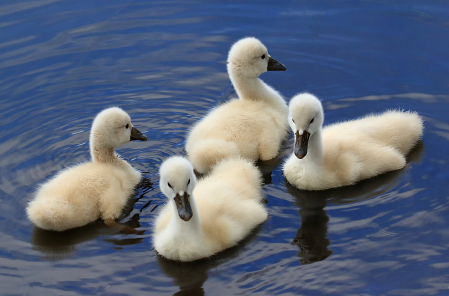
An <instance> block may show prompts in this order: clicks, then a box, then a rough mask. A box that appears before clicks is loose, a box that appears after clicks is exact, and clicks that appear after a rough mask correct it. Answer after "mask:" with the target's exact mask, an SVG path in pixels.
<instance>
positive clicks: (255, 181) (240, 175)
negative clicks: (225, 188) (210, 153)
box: [211, 157, 262, 196]
mask: <svg viewBox="0 0 449 296" xmlns="http://www.w3.org/2000/svg"><path fill="white" fill-rule="evenodd" d="M211 175H220V177H221V178H222V180H223V182H226V184H228V185H229V186H232V187H233V188H239V189H242V190H246V189H247V190H251V191H252V190H255V192H254V194H243V196H260V194H257V193H258V192H259V193H260V191H261V186H262V175H261V173H260V171H259V169H258V168H257V167H256V166H255V165H254V164H253V161H252V160H248V159H245V158H241V157H234V158H227V159H224V160H222V161H220V162H219V163H218V164H217V165H216V166H215V167H214V168H213V171H212V173H211Z"/></svg>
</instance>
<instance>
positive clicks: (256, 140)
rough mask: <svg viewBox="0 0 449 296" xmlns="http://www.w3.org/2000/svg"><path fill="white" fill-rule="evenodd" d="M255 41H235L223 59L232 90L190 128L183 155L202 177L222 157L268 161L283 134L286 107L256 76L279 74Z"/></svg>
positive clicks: (273, 155)
mask: <svg viewBox="0 0 449 296" xmlns="http://www.w3.org/2000/svg"><path fill="white" fill-rule="evenodd" d="M284 70H285V67H284V65H282V64H280V63H279V62H277V61H276V60H274V59H273V58H271V56H270V55H269V54H268V51H267V48H266V47H265V46H264V45H263V44H262V43H261V42H260V41H259V40H257V39H256V38H244V39H241V40H239V41H238V42H237V43H235V44H234V45H233V46H232V47H231V50H230V51H229V56H228V74H229V77H230V79H231V81H232V84H233V85H234V88H235V90H236V92H237V95H238V98H236V99H233V100H231V101H229V102H227V103H225V104H223V105H221V106H219V107H217V108H215V109H213V110H212V111H211V112H210V113H209V114H208V115H207V116H206V117H205V118H203V119H202V120H201V121H199V122H198V123H196V124H195V125H194V126H193V128H192V129H191V131H190V133H189V135H188V138H187V143H186V151H187V154H188V157H189V159H190V161H191V162H192V165H193V167H194V168H195V170H196V171H198V172H199V173H206V172H207V171H209V170H210V169H211V168H212V166H213V165H214V164H216V163H217V162H218V161H220V160H221V159H224V158H227V157H232V156H233V157H236V156H242V157H245V158H248V159H252V160H258V159H261V160H268V159H272V158H274V157H275V156H276V155H277V153H278V151H279V148H280V145H281V142H282V140H283V139H284V138H285V136H286V134H287V130H288V124H287V120H286V118H287V113H288V107H287V104H286V103H285V101H284V99H283V98H282V97H281V95H280V94H279V93H278V92H277V91H275V90H274V89H273V88H271V87H270V86H268V85H267V84H265V83H264V82H263V81H262V80H261V79H259V78H258V77H259V75H261V74H262V73H265V72H267V71H284Z"/></svg>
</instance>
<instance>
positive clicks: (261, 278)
mask: <svg viewBox="0 0 449 296" xmlns="http://www.w3.org/2000/svg"><path fill="white" fill-rule="evenodd" d="M448 33H449V8H448V6H447V4H446V3H445V2H441V1H433V0H431V1H423V0H421V1H396V2H394V3H393V4H392V2H390V1H338V2H334V1H313V2H312V1H284V2H279V1H272V2H263V1H262V2H260V1H258V2H243V3H240V2H233V1H215V2H213V3H211V2H206V1H204V2H203V1H183V0H181V1H160V2H157V1H151V2H149V1H100V0H91V1H56V0H35V1H28V2H27V1H20V0H19V1H12V2H11V1H0V36H1V40H0V102H1V109H0V120H1V121H0V122H1V127H0V242H1V243H0V286H1V290H2V293H3V294H5V295H81V294H85V295H141V294H149V295H172V294H175V293H177V295H248V294H254V295H281V294H283V295H290V294H292V295H293V294H294V295H447V294H449V273H448V271H449V262H448V257H449V251H448V246H449V227H448V226H447V225H448V222H449V221H448V218H447V217H449V208H448V197H449V195H448V193H447V179H448V173H447V151H448V149H449V145H448V141H449V119H448V117H447V114H448V112H449V108H448V106H449V104H448V103H449V83H448V81H449V80H448V77H449V63H448V56H449V54H448V50H447V49H448V48H449V38H447V36H448ZM245 36H256V37H258V38H259V39H260V40H261V41H262V42H264V43H265V45H266V46H267V48H268V50H269V52H270V54H271V55H272V56H273V57H274V58H275V59H277V60H279V61H280V62H282V63H283V64H285V65H286V67H287V71H286V72H276V73H265V74H263V75H262V76H261V78H262V79H263V80H264V81H265V82H267V83H268V84H270V85H272V86H273V87H275V88H276V89H278V90H279V91H280V92H281V93H282V94H283V95H284V96H285V97H286V99H287V100H288V99H289V98H290V97H292V96H293V95H294V94H296V93H298V92H302V91H309V92H312V93H314V94H316V95H317V96H318V97H319V98H320V99H321V100H322V101H323V105H324V109H325V117H326V118H325V123H332V122H336V121H341V120H346V119H351V118H354V117H357V116H361V115H364V114H366V113H370V112H380V111H383V110H385V109H391V108H401V109H406V110H415V111H418V112H419V113H420V114H422V116H423V118H424V119H425V134H424V137H423V139H422V142H420V143H419V145H418V146H417V147H416V148H415V149H414V150H413V151H412V153H411V154H410V155H409V157H408V159H409V161H408V165H407V167H406V168H404V169H402V170H400V171H396V172H390V173H388V174H385V175H382V176H378V177H376V178H373V179H370V180H366V181H363V182H360V183H359V184H358V185H356V186H351V187H344V188H339V189H334V190H328V191H323V192H306V191H300V190H297V189H295V188H293V187H291V186H289V185H288V184H286V182H285V181H284V178H283V175H282V170H281V167H280V165H281V163H282V161H283V159H285V157H287V156H288V155H289V153H290V151H291V150H290V149H291V148H290V146H291V144H292V141H291V139H290V140H289V141H287V143H286V146H285V149H284V150H283V152H282V153H281V155H280V156H279V158H278V159H275V160H272V161H269V162H266V163H261V164H260V168H261V169H262V171H263V172H264V182H265V185H264V193H265V195H266V197H267V202H268V203H267V207H268V210H269V213H270V218H269V219H268V221H266V222H265V223H264V224H262V225H261V226H260V227H259V228H258V229H257V230H256V231H255V232H254V233H253V234H252V235H251V236H250V237H248V238H247V239H246V240H245V241H243V242H242V243H241V244H240V245H239V246H237V247H235V248H232V249H229V250H226V251H224V252H222V253H220V254H218V255H217V256H215V257H213V258H211V259H209V260H201V261H198V262H194V263H182V264H181V263H176V262H171V261H168V260H165V259H163V258H160V257H158V256H157V255H156V253H155V251H153V250H152V247H151V235H152V231H151V227H152V223H153V221H154V219H155V215H156V214H157V210H158V207H159V206H160V205H162V204H163V203H164V196H163V195H162V194H161V192H160V190H159V184H158V182H159V181H158V175H157V170H158V168H159V165H160V163H161V161H162V160H163V159H165V158H166V157H168V156H170V155H176V154H183V153H184V148H183V147H184V144H185V136H186V133H187V131H188V128H189V127H190V126H191V125H192V124H193V123H194V122H196V121H197V120H198V119H199V118H201V117H202V116H204V115H205V114H207V112H208V110H210V108H212V107H215V106H217V105H218V104H219V103H221V102H223V101H226V100H228V99H229V97H231V96H232V95H234V90H233V88H232V85H231V84H230V82H229V79H228V77H227V74H226V58H227V52H228V50H229V47H230V46H231V44H232V43H233V42H235V41H236V40H238V39H240V38H242V37H245ZM110 106H120V107H122V108H123V109H125V110H126V111H127V112H129V114H130V115H131V117H132V119H133V123H134V125H135V126H136V127H137V128H138V129H140V130H142V131H143V132H144V133H145V134H146V135H147V136H148V139H149V140H148V142H132V143H129V144H126V145H124V146H123V147H120V149H118V152H119V153H120V154H121V155H122V157H123V158H125V159H126V160H128V161H129V162H130V163H131V164H132V165H133V166H134V167H136V168H137V169H139V170H142V171H144V172H147V173H144V176H145V182H144V183H143V184H142V185H141V186H140V187H139V189H138V190H137V192H136V194H135V197H134V198H135V199H136V200H135V203H134V204H131V207H130V208H129V211H128V213H127V215H126V217H124V219H123V220H122V222H123V223H126V224H127V225H130V226H132V227H139V229H140V230H143V231H145V233H144V234H141V235H138V234H133V235H125V234H120V233H115V232H114V231H113V230H111V229H110V228H108V227H106V226H105V225H104V224H103V223H102V222H101V221H99V222H96V223H94V224H91V225H88V226H85V227H82V228H79V229H74V230H71V231H68V232H66V233H63V234H54V233H49V232H46V231H42V230H39V229H35V228H34V227H33V226H32V224H31V223H30V222H29V221H28V220H27V219H26V215H25V212H24V208H25V207H26V205H27V202H28V201H29V200H30V199H31V198H32V197H33V193H34V192H35V190H36V188H37V186H38V185H39V184H40V183H42V182H44V181H46V180H48V179H49V178H51V177H52V176H53V175H54V174H55V173H56V172H57V171H58V170H60V169H61V168H64V167H66V166H68V165H71V164H74V163H78V162H82V161H85V160H87V159H88V157H89V151H88V149H89V147H88V136H89V129H90V125H91V122H92V119H93V117H94V116H95V114H97V113H98V112H99V111H100V110H102V109H104V108H106V107H110ZM392 128H394V127H392Z"/></svg>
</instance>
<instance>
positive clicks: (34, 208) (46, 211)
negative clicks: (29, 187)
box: [26, 199, 76, 231]
mask: <svg viewBox="0 0 449 296" xmlns="http://www.w3.org/2000/svg"><path fill="white" fill-rule="evenodd" d="M26 212H27V216H28V218H29V219H30V220H31V222H33V224H34V225H36V226H37V227H39V228H42V229H46V230H54V231H63V230H66V229H69V228H72V227H69V226H68V225H67V222H69V221H70V220H71V219H70V218H69V217H67V216H68V215H67V214H68V213H71V212H72V210H71V208H70V207H69V206H68V205H67V204H65V203H63V202H59V201H49V200H41V199H36V200H33V201H31V202H30V203H29V204H28V207H27V209H26ZM75 227H76V226H75Z"/></svg>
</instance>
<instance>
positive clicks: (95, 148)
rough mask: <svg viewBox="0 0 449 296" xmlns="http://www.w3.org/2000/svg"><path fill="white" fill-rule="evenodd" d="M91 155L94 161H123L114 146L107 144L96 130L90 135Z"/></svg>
mask: <svg viewBox="0 0 449 296" xmlns="http://www.w3.org/2000/svg"><path fill="white" fill-rule="evenodd" d="M90 155H91V157H92V161H93V162H99V163H117V162H121V159H120V158H119V157H118V156H117V154H116V153H115V150H114V147H112V146H109V145H106V144H105V141H104V140H103V137H102V135H101V134H98V133H95V132H93V133H92V134H91V136H90Z"/></svg>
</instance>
